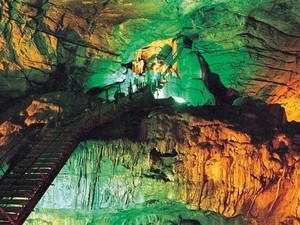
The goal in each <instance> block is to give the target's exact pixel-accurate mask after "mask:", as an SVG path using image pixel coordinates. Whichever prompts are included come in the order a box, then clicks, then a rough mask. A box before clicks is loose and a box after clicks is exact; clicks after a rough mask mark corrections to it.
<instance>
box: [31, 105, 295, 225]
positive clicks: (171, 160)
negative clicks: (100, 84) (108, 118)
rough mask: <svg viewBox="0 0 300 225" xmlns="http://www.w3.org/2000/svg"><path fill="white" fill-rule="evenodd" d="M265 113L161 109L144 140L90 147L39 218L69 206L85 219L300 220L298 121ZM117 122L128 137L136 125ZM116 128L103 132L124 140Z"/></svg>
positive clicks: (149, 119)
mask: <svg viewBox="0 0 300 225" xmlns="http://www.w3.org/2000/svg"><path fill="white" fill-rule="evenodd" d="M257 115H258V113H257V110H256V111H252V112H249V111H245V108H242V107H235V108H226V107H225V108H223V111H221V110H220V108H215V107H204V108H195V109H190V111H189V112H181V113H179V112H177V113H175V114H174V113H171V114H170V113H164V112H162V111H154V112H152V113H150V114H149V115H148V116H146V117H144V119H143V120H142V121H141V122H140V123H139V125H138V127H139V133H138V135H137V136H138V139H139V140H143V142H140V141H139V142H137V140H136V139H135V140H120V139H119V140H111V141H106V142H99V141H93V142H87V143H82V145H81V146H79V148H78V149H77V151H76V152H75V154H74V155H73V156H72V158H71V159H70V160H69V162H68V164H67V165H66V166H65V167H64V169H63V171H62V172H61V173H60V175H59V176H58V177H57V179H56V181H55V182H54V184H53V186H51V187H50V189H49V191H48V192H47V193H46V195H45V196H44V198H43V199H42V200H41V202H40V204H39V206H38V207H37V209H36V212H35V213H33V214H32V215H31V217H30V218H31V220H32V222H34V221H37V220H39V221H40V222H41V221H43V222H44V223H46V221H53V220H55V219H54V218H55V217H56V216H57V215H58V214H57V213H58V212H56V211H55V210H54V211H53V209H60V210H63V209H65V210H69V215H68V217H67V219H68V220H70V221H71V220H72V221H73V219H74V211H72V210H75V212H76V210H80V211H81V213H80V218H81V219H80V221H82V223H83V220H88V221H90V223H91V221H93V222H94V223H96V222H98V223H101V224H102V223H104V222H103V221H104V219H103V218H106V222H107V221H109V222H107V223H110V224H120V223H122V222H120V221H126V220H127V222H128V221H132V220H134V221H135V222H132V223H133V224H144V223H146V221H148V223H149V222H151V221H152V223H154V224H155V222H156V223H158V224H159V223H163V224H170V223H171V221H172V222H173V223H176V221H178V220H177V216H178V215H180V214H181V215H182V217H183V218H187V219H196V220H198V221H200V222H203V223H204V224H206V223H208V224H232V223H235V224H249V223H250V221H251V224H259V225H264V224H265V225H269V224H282V223H283V224H298V223H299V217H300V214H299V196H300V192H299V191H298V190H300V189H299V188H300V187H299V184H300V183H299V159H300V152H299V145H300V142H299V138H300V134H299V124H290V123H287V124H281V125H280V124H278V123H277V124H272V123H270V122H269V121H273V120H269V119H270V118H271V117H272V115H270V114H265V112H262V114H260V115H259V116H257ZM268 118H269V119H268ZM123 119H124V120H126V117H124V118H123ZM115 123H116V124H118V126H119V127H122V126H125V127H126V129H125V130H123V132H124V133H126V132H127V130H130V126H133V124H134V121H128V122H127V123H125V124H123V123H119V122H118V121H116V122H115ZM246 123H247V124H249V126H248V127H246V126H245V124H246ZM134 126H136V125H134ZM114 129H115V128H114V124H109V125H107V126H103V127H101V128H99V129H98V130H99V131H96V130H95V131H94V132H99V134H100V135H102V133H103V130H106V133H107V135H108V136H109V137H110V138H114V135H115V137H119V136H120V135H121V134H116V133H115V132H111V131H110V130H112V131H113V130H114ZM121 130H122V129H121ZM136 132H137V130H136ZM137 136H135V138H137ZM95 137H96V136H95V134H94V138H95ZM179 201H180V202H184V205H181V206H180V204H179ZM169 204H171V205H172V206H171V208H172V209H170V208H169V207H170V205H169ZM178 204H179V205H178ZM162 206H163V207H164V209H161V210H162V211H159V210H158V211H157V210H154V208H156V209H159V207H162ZM153 207H154V208H153ZM182 207H183V208H182ZM186 207H188V208H189V209H190V210H192V211H189V210H188V209H187V208H186ZM137 208H138V209H139V210H140V211H139V212H138V214H139V219H138V218H137V217H136V214H135V213H137V211H136V210H137ZM179 208H180V213H178V212H179V211H177V210H178V209H179ZM89 210H93V211H92V212H90V211H89ZM99 210H100V211H99ZM101 210H102V211H101ZM103 210H104V211H105V213H104V214H101V212H102V213H103ZM111 210H117V213H114V217H113V218H114V219H113V218H112V217H111ZM123 210H125V211H123ZM207 210H209V211H207ZM213 212H216V213H219V214H222V215H225V216H227V217H229V218H231V219H225V218H223V217H220V216H218V215H217V214H215V213H213ZM127 213H128V214H127ZM150 214H151V217H150ZM170 214H172V218H170V217H169V216H168V215H170ZM126 215H131V217H130V219H129V218H128V217H127V216H126ZM238 215H244V216H245V217H246V220H245V219H244V220H243V219H242V218H241V217H236V216H238ZM59 218H60V217H59V216H57V218H56V219H57V220H58V219H59ZM121 218H122V219H121ZM141 218H143V219H141ZM146 218H148V219H146ZM150 218H151V219H150ZM115 220H118V222H116V221H115ZM101 221H102V222H101ZM78 224H81V222H78Z"/></svg>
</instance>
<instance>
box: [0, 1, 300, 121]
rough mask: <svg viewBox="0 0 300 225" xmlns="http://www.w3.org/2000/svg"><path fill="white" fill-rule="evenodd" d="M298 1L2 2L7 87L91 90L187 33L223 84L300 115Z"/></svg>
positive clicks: (1, 66) (1, 68)
mask: <svg viewBox="0 0 300 225" xmlns="http://www.w3.org/2000/svg"><path fill="white" fill-rule="evenodd" d="M297 3H298V1H297V0H289V1H287V0H285V1H280V2H277V1H273V0H268V1H259V0H255V1H252V2H245V1H213V2H211V1H201V2H200V1H191V0H184V1H177V0H171V1H158V0H155V1H153V0H145V1H137V0H130V1H126V2H124V1H117V0H107V1H80V0H72V1H71V0H70V1H58V0H48V1H45V0H16V1H5V0H1V1H0V8H1V10H0V21H1V23H0V34H1V35H0V50H1V51H0V52H1V53H0V54H1V57H0V93H1V96H3V97H19V96H24V95H27V94H30V93H40V92H45V91H53V90H76V91H84V90H88V89H89V88H91V87H94V86H97V85H98V84H99V83H103V82H104V83H105V82H107V81H105V79H106V77H107V75H109V74H113V73H115V72H117V71H118V70H119V69H120V67H121V65H122V64H126V63H128V62H131V61H133V55H134V52H135V51H136V50H138V49H140V48H144V47H146V46H147V45H149V44H150V43H151V42H152V41H156V40H163V39H167V38H176V37H178V36H182V35H183V36H185V37H188V38H190V39H191V41H192V50H193V51H196V52H198V53H199V54H201V55H202V57H203V59H204V60H205V61H206V62H207V64H208V65H209V68H210V70H211V71H212V73H214V74H216V75H218V77H219V79H220V80H221V82H222V83H223V84H224V85H225V87H227V88H233V89H235V90H237V91H238V92H239V93H240V94H241V95H243V96H249V95H250V96H254V97H256V98H259V99H261V100H264V101H266V102H268V103H279V104H281V105H282V106H283V107H285V109H286V111H287V116H288V120H289V121H292V120H296V121H299V114H298V113H295V111H299V104H297V102H299V93H298V89H299V88H298V86H299V85H298V80H299V51H300V50H299V49H300V46H299V43H300V40H299V38H300V34H299V29H298V27H299V26H300V25H299V11H300V9H299V4H297ZM185 70H189V65H186V67H185ZM103 79H104V81H103ZM115 79H116V78H115V77H112V78H111V80H115ZM101 80H102V81H101ZM182 88H183V89H184V88H185V87H182ZM198 92H199V93H200V91H198ZM200 94H201V93H200Z"/></svg>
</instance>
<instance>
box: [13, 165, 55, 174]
mask: <svg viewBox="0 0 300 225" xmlns="http://www.w3.org/2000/svg"><path fill="white" fill-rule="evenodd" d="M52 170H53V169H52V168H39V167H35V168H32V167H31V168H20V167H17V168H14V169H13V171H12V172H13V173H15V174H22V173H25V172H26V174H39V173H42V174H48V173H50V172H51V171H52Z"/></svg>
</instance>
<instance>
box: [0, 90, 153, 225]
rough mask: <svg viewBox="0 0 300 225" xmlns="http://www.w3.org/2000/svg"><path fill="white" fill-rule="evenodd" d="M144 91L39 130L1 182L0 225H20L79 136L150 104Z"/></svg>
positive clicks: (17, 156)
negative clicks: (136, 108) (63, 122)
mask: <svg viewBox="0 0 300 225" xmlns="http://www.w3.org/2000/svg"><path fill="white" fill-rule="evenodd" d="M145 90H146V91H145ZM145 90H142V91H140V92H138V93H134V94H133V95H132V96H130V98H129V97H124V98H123V99H120V100H119V102H118V104H114V103H110V104H107V105H105V106H103V105H98V106H97V107H92V108H90V109H89V110H88V112H85V113H82V114H81V115H79V116H77V117H76V118H74V119H73V120H72V122H71V123H69V124H66V125H59V126H53V127H52V128H51V127H45V128H44V129H42V130H41V131H40V133H39V134H38V136H39V137H37V138H35V139H36V141H34V142H31V143H30V144H28V145H26V146H25V147H24V148H23V149H22V152H20V151H19V152H18V153H17V154H16V155H15V156H14V158H13V160H12V161H13V162H14V163H13V164H11V165H10V168H9V169H8V170H7V171H6V173H5V174H4V175H3V177H2V178H1V180H0V224H1V225H5V224H10V225H20V224H23V222H24V221H25V220H26V218H27V217H28V216H29V214H30V213H31V212H32V210H33V209H34V207H35V206H36V204H37V203H38V201H39V200H40V199H41V197H42V196H43V194H44V193H45V192H46V190H47V189H48V187H49V186H50V185H51V183H52V182H53V180H54V179H55V177H56V176H57V174H58V173H59V171H60V170H61V169H62V167H63V166H64V164H65V163H66V161H67V160H68V159H69V157H70V156H71V154H72V153H73V151H74V149H75V148H76V146H77V145H78V143H79V142H80V139H81V138H82V136H83V135H86V134H87V133H88V132H89V131H91V130H92V129H93V128H95V127H96V126H99V125H101V124H104V123H107V122H109V121H111V120H113V119H115V118H117V117H118V116H120V115H121V114H122V113H124V112H126V111H128V110H132V108H134V107H137V106H138V107H140V104H142V103H148V104H149V103H151V102H152V99H153V97H152V95H151V93H150V91H148V88H147V89H145ZM149 100H151V101H149ZM99 106H100V108H99Z"/></svg>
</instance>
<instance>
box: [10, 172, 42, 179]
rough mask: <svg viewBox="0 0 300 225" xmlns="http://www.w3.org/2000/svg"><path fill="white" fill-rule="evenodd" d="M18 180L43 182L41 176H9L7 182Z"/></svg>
mask: <svg viewBox="0 0 300 225" xmlns="http://www.w3.org/2000/svg"><path fill="white" fill-rule="evenodd" d="M16 179H22V180H24V179H26V180H43V178H42V176H41V175H40V174H18V173H16V174H9V175H7V177H6V178H5V180H16Z"/></svg>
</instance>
